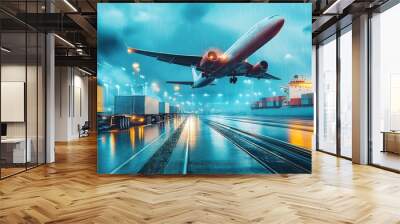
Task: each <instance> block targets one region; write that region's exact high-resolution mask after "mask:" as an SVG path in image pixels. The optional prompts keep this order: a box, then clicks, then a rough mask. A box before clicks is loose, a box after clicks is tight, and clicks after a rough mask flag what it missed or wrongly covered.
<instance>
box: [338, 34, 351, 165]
mask: <svg viewBox="0 0 400 224" xmlns="http://www.w3.org/2000/svg"><path fill="white" fill-rule="evenodd" d="M351 48H352V35H351V30H350V31H348V32H346V33H344V34H342V35H341V36H340V123H341V124H340V153H341V155H342V156H345V157H349V158H351V156H352V149H351V141H352V138H351V136H352V125H351V124H352V66H351V65H352V49H351Z"/></svg>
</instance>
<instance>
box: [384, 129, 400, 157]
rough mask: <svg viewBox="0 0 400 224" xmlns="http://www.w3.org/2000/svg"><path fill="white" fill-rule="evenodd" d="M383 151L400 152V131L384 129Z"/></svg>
mask: <svg viewBox="0 0 400 224" xmlns="http://www.w3.org/2000/svg"><path fill="white" fill-rule="evenodd" d="M382 134H383V151H382V152H392V153H396V154H400V132H399V131H396V132H394V131H383V132H382Z"/></svg>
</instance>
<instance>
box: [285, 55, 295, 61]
mask: <svg viewBox="0 0 400 224" xmlns="http://www.w3.org/2000/svg"><path fill="white" fill-rule="evenodd" d="M292 58H293V55H291V54H290V53H287V54H285V59H286V60H290V59H292Z"/></svg>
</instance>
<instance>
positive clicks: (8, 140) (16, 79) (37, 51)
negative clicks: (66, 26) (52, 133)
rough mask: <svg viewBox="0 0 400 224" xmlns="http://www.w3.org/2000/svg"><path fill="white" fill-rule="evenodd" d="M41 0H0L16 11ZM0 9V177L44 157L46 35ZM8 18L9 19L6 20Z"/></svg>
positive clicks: (34, 9)
mask: <svg viewBox="0 0 400 224" xmlns="http://www.w3.org/2000/svg"><path fill="white" fill-rule="evenodd" d="M43 3H44V1H29V2H28V1H18V2H16V1H2V2H0V7H3V6H4V7H6V8H7V9H12V10H15V13H16V14H19V15H24V14H23V13H25V12H29V13H39V12H42V11H43V7H41V6H42V5H43ZM12 15H13V14H5V13H3V12H0V47H1V57H0V72H1V73H0V82H1V85H0V90H1V91H0V95H1V97H0V101H1V104H0V111H1V115H0V121H1V144H0V178H5V177H7V176H10V175H13V174H16V173H19V172H22V171H25V170H27V169H29V168H32V167H36V166H37V165H39V164H42V163H45V103H44V102H45V69H44V65H45V58H46V54H45V44H46V43H45V42H46V40H45V35H44V34H43V33H41V32H39V31H38V30H35V28H33V27H30V26H29V25H27V24H25V23H23V22H21V21H18V20H16V19H15V18H14V17H13V16H12ZM10 24H12V25H10Z"/></svg>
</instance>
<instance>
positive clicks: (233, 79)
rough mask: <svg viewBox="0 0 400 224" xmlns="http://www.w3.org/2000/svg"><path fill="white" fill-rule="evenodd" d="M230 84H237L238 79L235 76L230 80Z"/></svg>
mask: <svg viewBox="0 0 400 224" xmlns="http://www.w3.org/2000/svg"><path fill="white" fill-rule="evenodd" d="M229 82H230V83H232V84H235V83H236V82H237V77H235V76H233V77H231V78H230V79H229Z"/></svg>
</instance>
